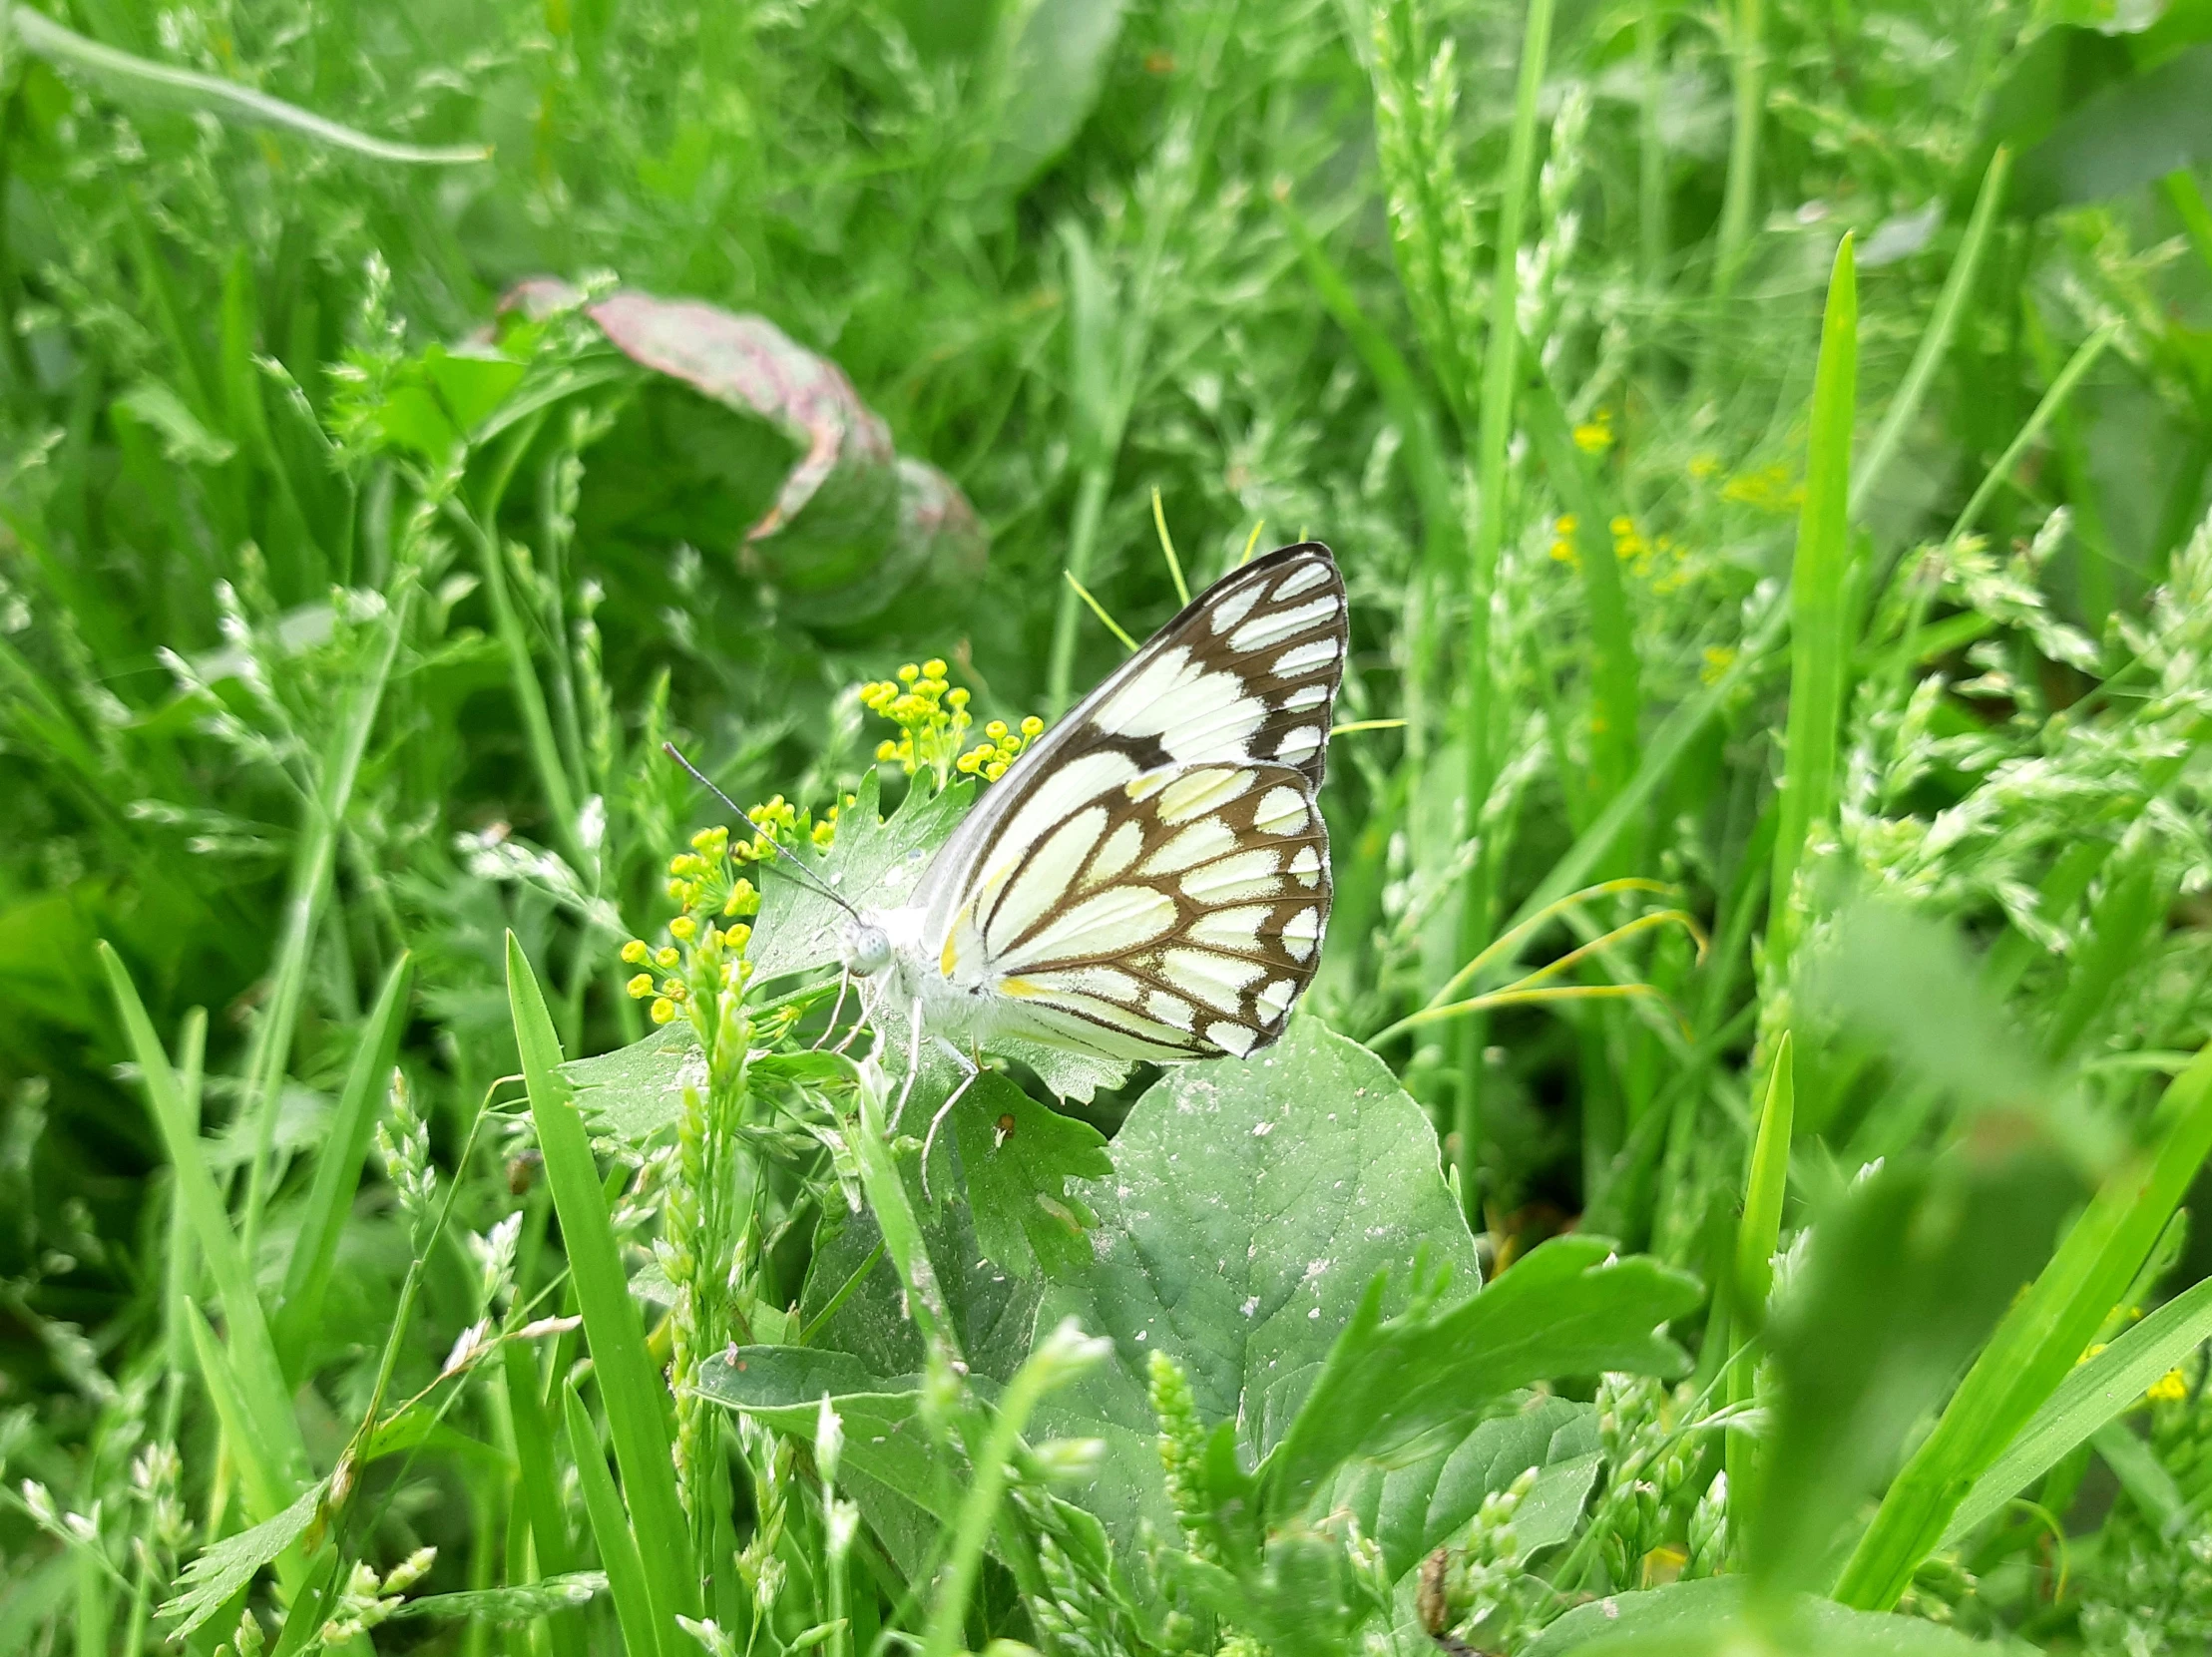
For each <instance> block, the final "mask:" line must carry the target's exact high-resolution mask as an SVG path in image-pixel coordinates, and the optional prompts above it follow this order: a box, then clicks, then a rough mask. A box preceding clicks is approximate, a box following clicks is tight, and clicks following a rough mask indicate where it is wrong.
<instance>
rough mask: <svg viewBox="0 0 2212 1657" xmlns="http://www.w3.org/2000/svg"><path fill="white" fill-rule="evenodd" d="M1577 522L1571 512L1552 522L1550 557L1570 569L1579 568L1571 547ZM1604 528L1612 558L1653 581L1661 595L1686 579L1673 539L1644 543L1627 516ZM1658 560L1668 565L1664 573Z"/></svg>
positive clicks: (1577, 558)
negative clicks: (1611, 550) (1609, 542)
mask: <svg viewBox="0 0 2212 1657" xmlns="http://www.w3.org/2000/svg"><path fill="white" fill-rule="evenodd" d="M1580 522H1581V521H1580V520H1579V519H1577V518H1576V517H1575V516H1574V514H1573V513H1571V512H1562V513H1560V514H1559V516H1558V517H1556V518H1554V519H1552V520H1551V556H1552V557H1553V558H1554V559H1556V560H1558V562H1559V563H1561V564H1564V565H1567V566H1568V567H1570V568H1573V569H1579V568H1581V564H1580V558H1579V555H1578V554H1577V553H1576V551H1575V547H1574V532H1575V530H1576V529H1577V528H1579V527H1580ZM1606 528H1607V529H1609V530H1610V531H1611V532H1612V538H1613V556H1614V557H1615V558H1618V559H1619V560H1620V561H1621V562H1622V563H1623V564H1625V565H1627V566H1628V567H1629V569H1630V570H1632V571H1633V572H1634V573H1635V574H1636V575H1637V576H1639V577H1642V578H1644V579H1646V580H1653V584H1654V585H1655V586H1656V587H1657V589H1658V590H1659V591H1660V592H1662V593H1671V592H1673V591H1674V590H1675V589H1676V588H1678V587H1680V586H1681V585H1682V584H1683V581H1684V579H1685V578H1684V576H1683V575H1682V572H1681V568H1680V567H1681V562H1682V554H1681V550H1680V549H1679V548H1678V547H1676V545H1675V543H1674V537H1672V536H1671V535H1662V536H1660V537H1659V538H1658V540H1657V541H1650V540H1647V539H1645V537H1644V534H1643V532H1642V531H1641V530H1639V529H1637V528H1636V521H1635V520H1634V519H1633V518H1630V517H1629V516H1628V515H1627V514H1626V513H1621V514H1620V515H1619V516H1617V517H1616V518H1614V519H1613V520H1612V522H1611V523H1609V524H1608V525H1606ZM1661 558H1664V559H1666V560H1667V561H1668V567H1667V568H1666V569H1664V570H1661V569H1660V568H1659V563H1658V561H1659V560H1660V559H1661ZM1654 578H1655V579H1654Z"/></svg>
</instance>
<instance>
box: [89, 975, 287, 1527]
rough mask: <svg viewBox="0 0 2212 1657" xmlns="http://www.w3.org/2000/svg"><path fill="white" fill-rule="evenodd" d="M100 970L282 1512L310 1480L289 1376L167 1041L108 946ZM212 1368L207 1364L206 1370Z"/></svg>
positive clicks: (265, 1514)
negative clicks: (217, 1307) (278, 1484)
mask: <svg viewBox="0 0 2212 1657" xmlns="http://www.w3.org/2000/svg"><path fill="white" fill-rule="evenodd" d="M100 964H101V966H102V967H104V968H105V969H106V970H107V975H108V986H109V988H110V990H111V991H113V993H114V995H115V1003H116V1008H117V1010H118V1011H119V1012H120V1013H121V1014H122V1015H123V1025H124V1029H125V1031H126V1032H127V1033H128V1034H129V1036H130V1040H131V1053H132V1056H133V1057H134V1058H136V1059H137V1060H138V1064H139V1070H140V1073H141V1075H142V1076H143V1078H144V1080H145V1083H146V1097H147V1103H148V1105H149V1106H150V1107H151V1109H152V1112H153V1116H154V1127H155V1131H156V1132H157V1133H159V1134H160V1135H161V1139H162V1148H163V1149H164V1150H165V1151H166V1152H167V1153H168V1155H169V1160H170V1166H171V1168H172V1169H173V1170H174V1172H175V1175H176V1179H177V1200H178V1202H179V1203H180V1204H182V1205H183V1207H184V1210H185V1214H186V1216H187V1218H189V1219H190V1220H191V1222H192V1228H193V1235H194V1237H195V1238H196V1239H197V1241H198V1242H199V1244H200V1252H201V1254H202V1255H204V1256H205V1257H206V1259H207V1262H208V1269H209V1270H210V1271H211V1272H212V1273H213V1274H214V1276H215V1280H216V1290H217V1292H218V1293H219V1294H220V1295H221V1297H222V1316H223V1322H224V1324H225V1326H226V1327H227V1330H228V1341H227V1354H228V1359H229V1365H230V1368H231V1369H232V1370H233V1371H234V1373H235V1374H236V1377H237V1385H238V1395H239V1398H240V1399H241V1400H242V1401H243V1408H244V1411H245V1413H246V1415H247V1416H248V1417H250V1419H251V1421H252V1422H253V1424H254V1429H255V1432H256V1434H257V1435H258V1436H260V1437H261V1438H262V1439H264V1440H265V1441H266V1443H267V1445H268V1447H269V1462H270V1465H271V1466H272V1467H273V1468H274V1469H275V1471H276V1472H277V1473H279V1474H281V1477H282V1478H283V1479H284V1480H285V1481H288V1482H289V1483H290V1485H291V1486H292V1487H291V1488H289V1489H286V1490H284V1491H283V1492H282V1499H281V1500H279V1501H277V1502H276V1508H281V1507H282V1506H284V1505H285V1503H287V1502H289V1501H290V1500H291V1498H292V1496H294V1495H295V1494H297V1493H298V1490H297V1486H298V1485H299V1484H301V1483H303V1482H305V1480H306V1477H307V1467H308V1463H307V1446H306V1443H305V1441H304V1440H302V1439H301V1437H300V1434H299V1423H298V1419H297V1418H296V1417H295V1416H294V1415H293V1414H292V1407H291V1394H290V1390H289V1389H288V1388H286V1387H285V1385H284V1374H283V1370H282V1368H281V1366H279V1365H278V1364H277V1362H276V1348H275V1345H274V1343H273V1342H272V1341H271V1340H270V1338H269V1331H268V1323H267V1320H266V1318H265V1316H264V1315H263V1312H262V1309H261V1302H260V1298H259V1297H258V1296H257V1295H256V1294H255V1293H254V1289H253V1274H252V1271H251V1269H250V1267H249V1265H248V1262H247V1259H246V1254H245V1250H244V1249H243V1248H241V1247H240V1246H239V1244H238V1239H237V1236H236V1235H235V1234H234V1233H233V1232H232V1231H231V1229H230V1219H229V1215H228V1214H227V1213H225V1212H224V1210H223V1206H222V1198H221V1195H220V1194H219V1193H218V1192H217V1190H216V1182H215V1176H214V1175H213V1174H211V1173H210V1172H209V1171H208V1164H207V1161H206V1159H205V1158H204V1157H203V1156H202V1154H201V1148H200V1134H199V1132H198V1130H197V1128H196V1126H195V1125H194V1123H193V1122H192V1121H191V1120H190V1118H189V1116H188V1111H187V1105H186V1101H185V1098H184V1096H183V1094H182V1092H181V1091H180V1089H179V1087H178V1085H177V1073H176V1071H174V1070H173V1069H171V1068H170V1063H169V1054H168V1053H166V1052H165V1051H163V1050H162V1043H161V1040H160V1038H159V1037H157V1036H155V1034H154V1025H153V1021H151V1020H150V1019H148V1018H147V1016H146V1006H145V1004H144V1003H143V1002H141V1001H140V1000H139V993H138V987H137V986H136V985H134V984H133V983H132V982H131V975H130V972H129V970H128V969H127V968H126V967H125V966H124V965H123V959H122V957H120V956H118V955H117V954H116V953H115V951H114V950H113V949H112V948H110V947H109V946H108V944H107V943H105V942H103V943H102V944H101V945H100ZM206 1368H207V1366H206V1364H205V1362H203V1364H202V1369H203V1370H205V1369H206ZM275 1510H276V1509H275V1508H271V1509H269V1511H268V1512H263V1513H260V1514H258V1515H257V1516H258V1517H260V1518H267V1517H268V1516H269V1512H273V1511H275Z"/></svg>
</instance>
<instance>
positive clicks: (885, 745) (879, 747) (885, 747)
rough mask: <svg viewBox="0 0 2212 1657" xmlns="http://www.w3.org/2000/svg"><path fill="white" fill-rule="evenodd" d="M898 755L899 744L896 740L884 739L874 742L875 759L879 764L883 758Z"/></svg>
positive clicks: (896, 756) (894, 757)
mask: <svg viewBox="0 0 2212 1657" xmlns="http://www.w3.org/2000/svg"><path fill="white" fill-rule="evenodd" d="M898 757H899V745H898V744H897V743H896V742H893V741H890V740H888V739H886V740H884V741H881V742H878V743H877V744H876V760H877V762H878V763H879V764H880V763H881V762H882V761H884V760H887V759H896V758H898Z"/></svg>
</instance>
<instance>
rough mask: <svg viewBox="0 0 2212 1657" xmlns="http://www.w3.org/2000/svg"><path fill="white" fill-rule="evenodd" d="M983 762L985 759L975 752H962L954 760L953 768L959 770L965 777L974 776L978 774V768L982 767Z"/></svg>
mask: <svg viewBox="0 0 2212 1657" xmlns="http://www.w3.org/2000/svg"><path fill="white" fill-rule="evenodd" d="M982 764H983V761H982V760H980V759H978V758H977V757H976V756H975V755H974V754H972V753H968V754H962V755H961V756H960V757H959V758H958V759H956V760H954V761H953V769H954V770H956V771H958V772H959V773H960V774H961V775H962V776H964V777H972V776H974V775H975V774H976V772H977V770H978V769H980V768H981V767H982Z"/></svg>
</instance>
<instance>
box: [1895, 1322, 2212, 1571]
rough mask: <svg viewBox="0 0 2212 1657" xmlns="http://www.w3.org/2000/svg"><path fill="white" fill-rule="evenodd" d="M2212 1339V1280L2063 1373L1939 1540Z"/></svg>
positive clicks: (1989, 1508) (1977, 1519) (1975, 1519)
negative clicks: (2063, 1377)
mask: <svg viewBox="0 0 2212 1657" xmlns="http://www.w3.org/2000/svg"><path fill="white" fill-rule="evenodd" d="M2207 1340H2212V1278H2208V1279H2206V1280H2205V1281H2204V1282H2202V1283H2199V1284H2197V1285H2195V1286H2194V1287H2193V1288H2191V1289H2189V1290H2187V1291H2186V1292H2184V1293H2182V1294H2180V1295H2177V1296H2176V1297H2175V1298H2174V1299H2172V1300H2170V1301H2168V1302H2167V1303H2166V1304H2165V1305H2163V1306H2161V1307H2160V1308H2159V1309H2158V1310H2157V1311H2155V1312H2153V1313H2152V1314H2151V1315H2150V1316H2149V1317H2147V1318H2145V1319H2144V1320H2143V1321H2142V1322H2141V1323H2139V1324H2137V1325H2135V1327H2134V1328H2132V1329H2130V1330H2128V1331H2127V1332H2126V1333H2125V1334H2123V1335H2121V1336H2120V1337H2119V1338H2118V1339H2117V1340H2115V1341H2114V1342H2113V1343H2112V1344H2111V1345H2110V1346H2108V1347H2106V1348H2105V1349H2104V1350H2103V1351H2102V1352H2100V1353H2098V1354H2097V1355H2096V1356H2095V1357H2094V1358H2090V1359H2086V1360H2084V1361H2083V1362H2082V1363H2080V1364H2077V1365H2075V1366H2074V1367H2073V1368H2072V1369H2071V1370H2069V1371H2068V1372H2067V1373H2066V1379H2065V1380H2063V1381H2061V1382H2060V1383H2059V1384H2058V1390H2057V1391H2056V1392H2054V1393H2052V1394H2051V1395H2050V1397H2049V1398H2048V1399H2047V1400H2045V1401H2044V1404H2043V1407H2042V1408H2041V1409H2040V1410H2038V1411H2036V1412H2035V1415H2034V1418H2033V1419H2032V1420H2030V1421H2029V1422H2028V1424H2027V1425H2026V1426H2025V1427H2023V1428H2021V1429H2020V1431H2019V1436H2018V1437H2017V1438H2015V1439H2014V1440H2013V1441H2012V1442H2011V1444H2010V1445H2008V1446H2006V1447H2005V1450H2004V1453H2003V1454H2002V1455H2001V1456H1999V1457H1998V1458H1997V1461H1996V1464H1995V1465H1994V1466H1992V1467H1991V1468H1990V1470H1989V1471H1988V1472H1986V1473H1984V1474H1983V1475H1982V1476H1981V1477H1980V1478H1978V1479H1976V1480H1975V1481H1974V1488H1973V1489H1971V1490H1970V1491H1968V1492H1967V1498H1966V1499H1965V1500H1964V1501H1962V1502H1960V1503H1959V1510H1958V1511H1957V1512H1956V1513H1954V1514H1952V1516H1951V1523H1950V1524H1949V1526H1947V1527H1946V1528H1945V1530H1944V1535H1943V1540H1942V1542H1940V1543H1939V1544H1938V1545H1939V1546H1941V1547H1949V1546H1950V1545H1951V1544H1952V1543H1953V1542H1955V1541H1957V1540H1958V1539H1959V1538H1960V1537H1962V1536H1964V1535H1965V1534H1966V1533H1967V1532H1968V1531H1970V1530H1972V1529H1973V1528H1974V1527H1975V1526H1976V1525H1978V1524H1980V1523H1981V1522H1982V1521H1983V1520H1984V1519H1986V1518H1989V1517H1990V1516H1991V1514H1992V1513H1994V1512H1996V1511H1997V1509H1998V1508H2000V1507H2002V1506H2003V1505H2004V1504H2005V1503H2006V1502H2007V1501H2009V1500H2010V1499H2011V1498H2012V1495H2013V1493H2014V1492H2015V1491H2018V1490H2021V1489H2024V1488H2025V1487H2026V1485H2027V1484H2028V1482H2029V1481H2030V1480H2031V1479H2034V1478H2036V1477H2038V1476H2040V1475H2041V1474H2042V1473H2043V1472H2045V1471H2046V1470H2048V1469H2049V1468H2050V1467H2051V1466H2052V1465H2053V1464H2054V1463H2055V1462H2056V1461H2057V1460H2058V1458H2059V1457H2060V1456H2062V1455H2064V1454H2065V1453H2066V1452H2067V1451H2068V1450H2072V1449H2073V1448H2074V1447H2075V1446H2076V1445H2078V1444H2081V1443H2083V1442H2085V1441H2086V1440H2088V1439H2089V1438H2090V1437H2092V1436H2093V1435H2094V1434H2096V1432H2097V1431H2098V1430H2099V1429H2100V1428H2102V1427H2103V1426H2104V1424H2105V1423H2106V1422H2109V1421H2112V1420H2113V1419H2114V1418H2116V1417H2117V1416H2118V1415H2119V1414H2120V1413H2121V1412H2122V1411H2125V1410H2130V1409H2133V1408H2134V1406H2135V1404H2136V1403H2137V1401H2139V1400H2140V1399H2141V1398H2142V1396H2143V1389H2144V1388H2146V1387H2148V1386H2149V1385H2150V1384H2151V1383H2152V1382H2154V1381H2156V1380H2157V1379H2158V1378H2159V1377H2160V1376H2162V1375H2164V1374H2165V1373H2166V1372H2167V1371H2168V1370H2170V1369H2172V1368H2173V1367H2174V1366H2175V1365H2176V1364H2179V1363H2180V1362H2181V1361H2182V1360H2183V1359H2184V1358H2186V1357H2188V1356H2189V1354H2190V1353H2192V1352H2194V1351H2195V1350H2196V1349H2197V1348H2198V1347H2199V1346H2201V1345H2202V1344H2203V1343H2204V1342H2205V1341H2207Z"/></svg>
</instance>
